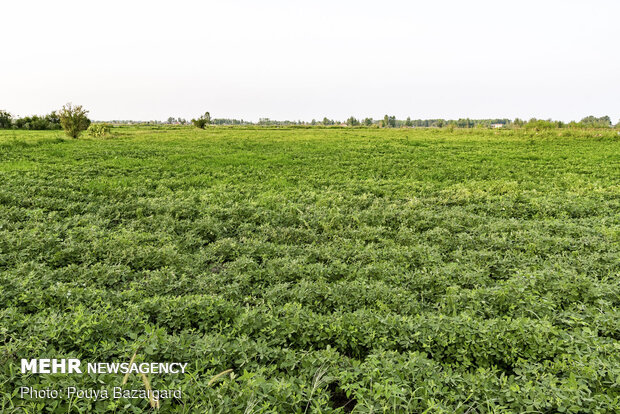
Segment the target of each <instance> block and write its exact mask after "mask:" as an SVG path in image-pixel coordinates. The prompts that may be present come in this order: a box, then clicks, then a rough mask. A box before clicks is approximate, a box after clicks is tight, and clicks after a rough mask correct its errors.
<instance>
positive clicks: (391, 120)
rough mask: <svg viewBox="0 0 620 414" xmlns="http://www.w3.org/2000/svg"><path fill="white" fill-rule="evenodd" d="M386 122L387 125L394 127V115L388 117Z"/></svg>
mask: <svg viewBox="0 0 620 414" xmlns="http://www.w3.org/2000/svg"><path fill="white" fill-rule="evenodd" d="M386 116H387V115H386ZM387 123H388V126H389V127H390V128H396V117H395V116H394V115H392V116H390V117H388V122H387Z"/></svg>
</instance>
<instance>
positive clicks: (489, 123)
mask: <svg viewBox="0 0 620 414" xmlns="http://www.w3.org/2000/svg"><path fill="white" fill-rule="evenodd" d="M69 105H70V104H69ZM74 108H76V107H74ZM79 108H80V110H82V111H83V109H82V107H81V106H80V107H79ZM86 113H88V111H84V114H83V118H84V119H82V120H81V121H80V122H82V123H83V125H82V126H84V128H83V129H86V128H88V126H89V125H90V123H91V121H90V120H89V119H88V118H87V117H86ZM63 114H64V116H65V118H66V114H67V108H66V105H65V107H63V108H62V109H61V110H59V111H52V112H51V113H49V114H47V115H32V116H25V117H17V118H16V117H13V116H12V115H11V113H9V112H7V111H4V110H0V129H25V130H59V129H63V121H62V119H63ZM112 122H113V123H122V124H136V123H138V124H139V123H143V122H141V121H112ZM148 123H149V124H172V125H188V124H190V123H191V124H192V125H194V126H195V127H197V128H202V129H204V128H205V127H206V126H207V125H258V126H296V125H301V126H336V125H338V126H349V127H369V128H444V127H450V128H493V127H494V128H527V129H536V130H539V129H551V128H609V127H611V126H612V121H611V118H610V117H609V116H607V115H605V116H601V117H595V116H593V115H589V116H586V117H584V118H582V119H581V120H580V121H579V122H576V121H571V122H562V121H554V120H551V119H546V120H542V119H536V118H531V119H530V120H528V121H525V120H522V119H519V118H515V119H514V120H511V119H508V118H489V119H470V118H459V119H440V118H438V119H411V117H407V118H406V119H396V116H394V115H387V114H386V115H385V116H384V117H383V118H382V119H373V118H368V117H367V118H363V119H362V118H360V119H358V118H356V117H354V116H351V117H349V118H347V120H346V121H338V120H334V119H329V118H327V117H324V118H323V119H322V120H318V121H317V120H316V119H313V120H312V121H310V122H308V121H301V120H297V121H289V120H284V121H279V120H273V119H270V118H260V119H259V120H258V122H252V121H246V120H243V119H234V118H211V114H210V113H209V112H205V113H204V114H203V115H201V116H200V117H197V118H194V119H192V120H191V121H187V120H186V119H184V118H181V117H172V116H171V117H169V118H168V119H167V120H166V121H164V122H161V121H149V122H148ZM616 127H620V120H619V121H618V122H617V123H616Z"/></svg>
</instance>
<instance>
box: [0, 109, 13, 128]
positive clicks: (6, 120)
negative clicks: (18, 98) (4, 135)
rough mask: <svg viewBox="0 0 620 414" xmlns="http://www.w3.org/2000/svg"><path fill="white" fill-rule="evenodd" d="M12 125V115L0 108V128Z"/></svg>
mask: <svg viewBox="0 0 620 414" xmlns="http://www.w3.org/2000/svg"><path fill="white" fill-rule="evenodd" d="M11 126H13V116H12V115H11V114H10V113H8V112H7V111H1V110H0V129H9V128H11Z"/></svg>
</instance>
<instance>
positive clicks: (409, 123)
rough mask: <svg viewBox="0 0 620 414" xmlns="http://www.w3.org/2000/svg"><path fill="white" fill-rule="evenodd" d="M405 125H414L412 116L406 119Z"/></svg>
mask: <svg viewBox="0 0 620 414" xmlns="http://www.w3.org/2000/svg"><path fill="white" fill-rule="evenodd" d="M405 126H406V127H410V126H413V122H411V117H410V116H408V117H407V119H406V120H405Z"/></svg>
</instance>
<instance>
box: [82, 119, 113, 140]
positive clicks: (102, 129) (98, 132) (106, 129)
mask: <svg viewBox="0 0 620 414" xmlns="http://www.w3.org/2000/svg"><path fill="white" fill-rule="evenodd" d="M111 128H112V126H111V125H110V124H104V123H97V124H91V125H90V126H89V127H88V129H87V130H86V133H87V134H88V135H90V136H92V137H95V138H103V137H106V136H108V135H110V130H111Z"/></svg>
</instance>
